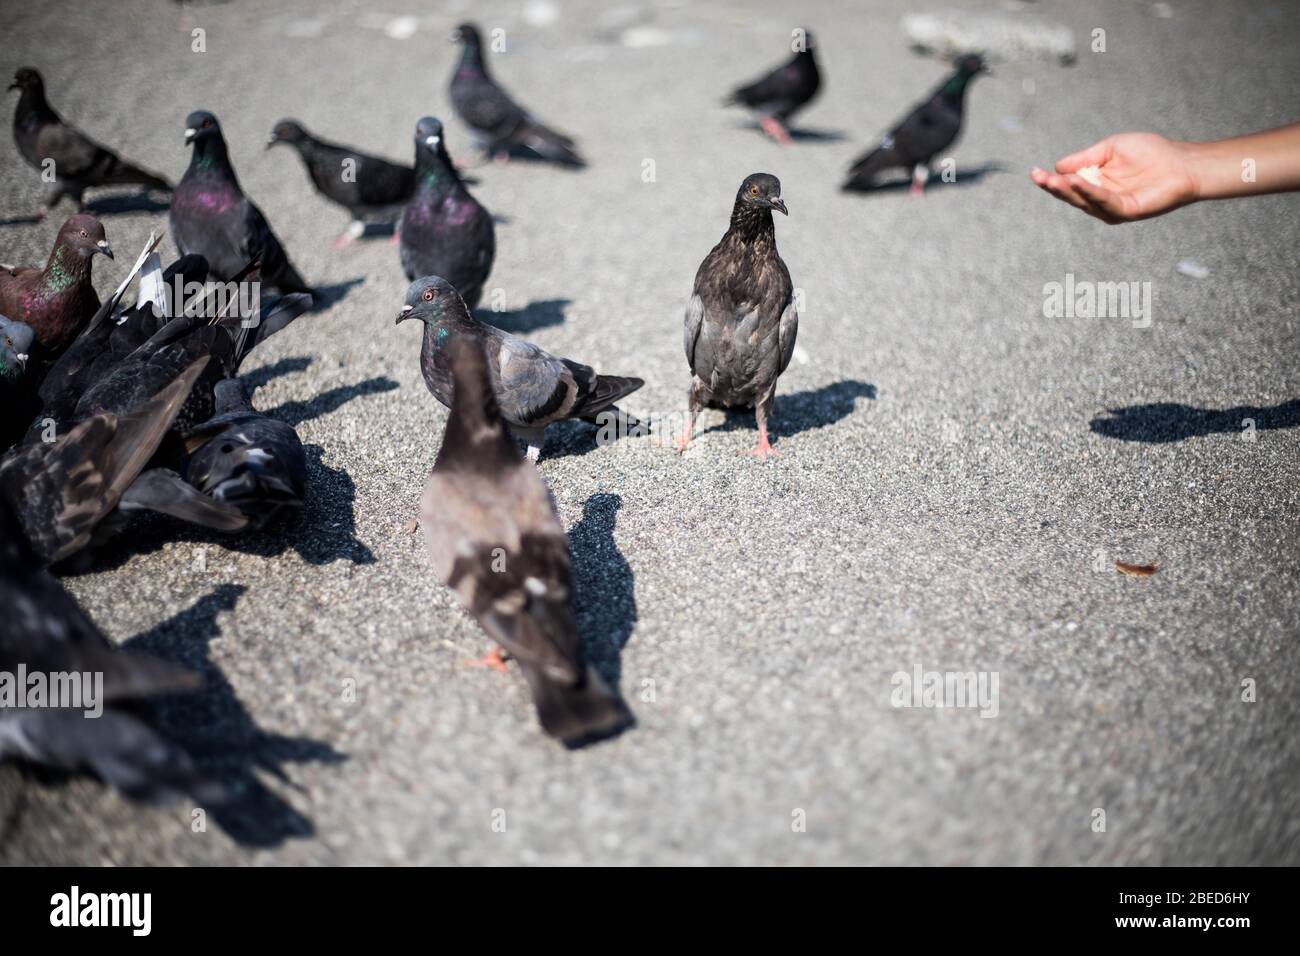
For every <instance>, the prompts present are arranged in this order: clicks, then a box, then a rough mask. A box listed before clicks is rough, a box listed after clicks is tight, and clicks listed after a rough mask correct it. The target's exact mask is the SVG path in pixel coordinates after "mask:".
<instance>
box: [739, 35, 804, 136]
mask: <svg viewBox="0 0 1300 956" xmlns="http://www.w3.org/2000/svg"><path fill="white" fill-rule="evenodd" d="M791 46H792V47H793V49H794V57H793V58H791V60H790V61H789V62H788V63H785V64H783V65H782V66H779V67H777V68H776V69H775V70H773V71H772V72H771V73H768V74H766V75H765V76H763V77H761V78H760V79H758V80H755V81H754V82H753V83H751V84H749V85H748V86H742V87H740V89H738V90H736V91H735V92H734V93H732V94H731V96H730V97H729V98H728V99H727V101H726V104H725V105H728V106H730V105H732V104H738V105H740V106H745V107H748V108H749V109H750V110H751V111H753V113H754V114H755V115H756V116H757V117H758V121H759V126H761V127H762V129H763V132H765V133H766V134H767V135H768V136H770V137H772V139H774V140H776V141H777V142H778V143H780V144H782V145H783V146H788V145H789V144H790V133H789V131H788V130H787V129H786V123H788V122H789V120H790V117H791V116H793V115H794V114H795V113H797V112H798V111H799V110H801V109H803V108H804V107H805V106H807V105H808V103H809V102H811V100H812V98H813V97H814V96H816V95H817V91H818V90H819V89H821V84H822V78H821V72H820V71H819V70H818V69H817V56H816V54H815V53H814V52H813V50H814V47H813V38H812V34H811V33H809V32H808V31H807V30H800V31H798V32H797V33H796V34H795V38H794V40H793V42H792V44H791Z"/></svg>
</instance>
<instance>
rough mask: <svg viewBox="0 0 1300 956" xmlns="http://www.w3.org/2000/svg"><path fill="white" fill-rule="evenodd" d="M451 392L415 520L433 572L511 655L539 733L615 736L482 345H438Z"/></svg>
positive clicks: (562, 546) (559, 547)
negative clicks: (448, 373)
mask: <svg viewBox="0 0 1300 956" xmlns="http://www.w3.org/2000/svg"><path fill="white" fill-rule="evenodd" d="M446 351H447V353H448V356H447V357H448V364H449V365H450V368H451V377H452V381H453V383H454V398H453V399H452V404H451V414H450V416H449V417H448V419H447V428H446V431H445V432H444V433H443V437H442V448H441V449H439V451H438V458H437V461H436V462H435V463H434V466H433V471H432V472H431V473H430V475H429V481H428V483H427V484H426V485H425V488H424V497H423V499H422V501H421V504H420V523H421V525H422V526H423V528H424V535H425V544H426V545H427V547H428V551H429V556H430V558H431V559H432V561H433V564H434V567H435V569H436V570H437V573H438V576H439V577H440V578H442V580H443V581H444V582H446V584H447V586H448V587H450V588H451V589H452V590H454V591H455V592H456V596H457V597H458V598H459V599H460V601H461V603H462V604H463V605H464V606H465V607H466V608H468V609H469V611H470V613H471V614H473V615H474V617H475V619H477V620H478V622H479V624H481V625H482V627H483V630H485V631H487V633H488V636H489V637H491V638H492V640H494V641H495V642H496V643H497V645H498V646H497V648H496V650H494V651H493V653H492V655H490V656H489V658H488V659H487V662H488V663H490V664H491V665H492V666H495V667H497V668H498V669H501V670H504V669H505V668H504V664H503V663H502V660H501V651H502V650H505V651H506V652H507V653H509V655H510V656H511V657H513V658H514V659H515V660H517V661H518V662H519V667H520V669H521V670H522V671H523V674H524V679H525V680H526V681H527V682H528V688H529V690H530V691H531V692H532V696H533V703H534V705H535V706H536V708H537V716H538V719H539V720H540V722H541V725H542V729H543V730H544V731H546V733H548V734H550V735H551V736H552V737H557V738H559V739H560V740H561V741H563V742H564V743H565V744H566V745H568V746H570V747H573V746H579V745H581V744H583V743H587V742H589V741H593V740H597V739H601V738H604V737H608V736H611V735H612V734H616V733H618V732H619V731H620V730H622V729H623V728H625V727H627V726H628V725H629V724H630V723H631V721H632V715H631V714H630V713H629V712H628V709H627V706H626V705H625V704H624V703H623V701H622V700H621V699H620V698H619V697H618V695H617V694H616V693H615V692H614V691H613V690H611V689H610V687H609V685H608V684H606V683H605V681H604V680H603V679H602V678H601V676H600V675H599V674H598V673H597V672H596V671H595V669H593V668H592V667H591V666H590V665H589V664H587V663H586V662H585V660H584V657H583V650H582V642H581V640H580V639H579V637H578V634H577V631H576V628H575V625H574V621H573V612H572V609H571V608H570V604H569V599H570V595H571V593H572V591H573V582H572V579H571V574H570V570H569V539H568V538H567V537H566V536H565V533H564V525H562V524H561V523H560V519H559V516H558V515H557V514H556V511H555V503H554V502H553V501H552V500H551V494H550V491H549V490H548V489H547V487H546V482H545V481H543V480H542V476H541V475H540V474H539V473H538V471H537V469H536V468H534V467H533V466H532V465H531V464H529V463H528V462H526V461H524V459H523V456H522V455H520V453H519V449H518V448H517V447H515V445H514V443H513V442H512V441H511V439H510V436H509V435H508V434H507V433H506V429H505V425H504V422H502V420H501V416H500V414H499V413H498V410H497V403H496V398H495V396H494V394H493V391H494V388H493V384H492V380H491V375H490V373H489V359H488V357H487V355H485V354H484V352H483V346H482V343H481V342H480V341H479V340H477V339H475V338H472V337H469V336H463V337H460V338H457V339H454V340H453V341H452V343H451V344H450V345H449V346H448V347H447V350H446Z"/></svg>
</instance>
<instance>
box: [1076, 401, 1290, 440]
mask: <svg viewBox="0 0 1300 956" xmlns="http://www.w3.org/2000/svg"><path fill="white" fill-rule="evenodd" d="M1107 414H1108V415H1109V416H1110V417H1109V418H1103V417H1101V416H1098V417H1096V418H1094V419H1093V420H1092V421H1091V422H1089V423H1088V427H1089V428H1090V429H1092V431H1094V432H1095V433H1097V434H1098V435H1101V436H1103V437H1105V438H1117V439H1119V440H1121V441H1142V442H1152V443H1157V444H1164V443H1168V442H1176V441H1183V440H1184V439H1187V438H1193V437H1197V436H1201V435H1213V434H1232V433H1244V432H1245V431H1246V429H1248V428H1250V427H1251V425H1250V424H1248V421H1249V422H1253V427H1254V428H1255V430H1257V431H1268V430H1271V429H1274V428H1295V427H1296V426H1297V425H1300V398H1293V399H1291V400H1290V401H1286V402H1281V403H1279V404H1277V405H1274V406H1272V407H1271V408H1260V407H1258V406H1253V405H1238V406H1237V407H1236V408H1224V409H1215V408H1193V407H1192V406H1191V405H1180V404H1178V403H1177V402H1153V403H1151V404H1148V405H1130V406H1129V407H1127V408H1111V409H1107Z"/></svg>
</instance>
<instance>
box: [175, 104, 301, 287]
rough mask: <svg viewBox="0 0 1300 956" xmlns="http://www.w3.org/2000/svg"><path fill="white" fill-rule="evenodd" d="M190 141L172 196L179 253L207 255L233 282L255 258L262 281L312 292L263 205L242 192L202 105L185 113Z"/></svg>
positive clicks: (220, 277)
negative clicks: (190, 150) (187, 160)
mask: <svg viewBox="0 0 1300 956" xmlns="http://www.w3.org/2000/svg"><path fill="white" fill-rule="evenodd" d="M185 142H186V143H189V144H191V146H192V148H193V153H192V155H191V156H190V165H189V168H187V169H186V170H185V175H184V176H183V177H181V181H180V182H179V183H178V184H177V186H176V191H175V193H174V194H173V195H172V208H171V218H170V221H171V231H172V239H173V240H174V241H175V242H176V248H177V249H179V250H180V251H181V255H189V254H191V253H197V254H198V255H201V256H202V257H203V258H204V259H206V260H207V263H208V268H209V270H210V271H211V274H212V278H213V279H215V280H217V281H220V282H229V281H231V279H232V278H233V276H234V275H235V274H236V273H238V272H239V271H240V270H242V269H243V268H244V266H245V265H246V264H247V263H248V262H249V261H250V260H252V259H258V260H260V262H261V266H262V281H263V282H264V283H266V284H267V285H271V286H275V287H276V288H278V289H279V290H280V291H281V292H311V289H309V288H308V287H307V283H305V282H304V281H303V279H302V276H300V275H298V273H297V271H296V270H295V269H294V267H293V265H292V264H291V263H290V262H289V257H288V256H287V255H285V252H284V247H283V246H281V245H280V240H279V239H277V238H276V237H275V233H273V232H272V231H271V227H270V225H269V224H268V223H267V221H266V217H265V216H263V215H262V210H260V209H258V208H257V207H256V206H255V205H253V203H252V201H251V200H249V198H248V197H247V196H245V195H244V191H243V190H242V189H241V188H240V186H239V180H238V178H236V176H235V170H234V169H233V168H232V167H231V165H230V155H229V153H228V152H227V150H226V140H225V137H224V136H222V134H221V126H220V124H218V123H217V118H216V117H215V116H213V115H212V114H211V113H208V112H206V111H204V110H199V111H196V112H194V113H191V114H190V115H189V116H187V117H186V118H185Z"/></svg>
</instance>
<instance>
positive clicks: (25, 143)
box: [9, 66, 172, 215]
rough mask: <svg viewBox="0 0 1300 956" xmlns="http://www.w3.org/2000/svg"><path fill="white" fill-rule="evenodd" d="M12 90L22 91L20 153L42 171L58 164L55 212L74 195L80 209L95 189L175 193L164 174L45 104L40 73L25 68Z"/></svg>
mask: <svg viewBox="0 0 1300 956" xmlns="http://www.w3.org/2000/svg"><path fill="white" fill-rule="evenodd" d="M9 89H11V90H21V91H22V93H21V95H20V96H19V97H18V108H17V109H16V110H15V111H14V142H15V143H16V144H17V146H18V152H19V153H21V154H22V157H23V159H25V160H27V162H28V164H29V165H31V166H33V167H35V168H36V169H39V170H42V171H44V168H45V167H44V163H45V161H46V160H47V159H52V160H53V161H54V168H53V172H54V176H55V179H54V185H53V188H51V190H50V193H49V196H48V197H47V198H46V200H45V205H46V207H47V208H50V209H53V208H54V206H55V205H57V204H58V202H59V200H60V199H62V198H63V197H64V196H71V197H72V198H73V200H74V201H75V202H76V204H77V207H78V208H81V205H82V196H83V194H84V193H85V191H86V190H87V189H89V188H90V187H92V186H116V185H137V186H144V187H145V188H146V189H157V190H159V191H161V192H171V189H172V187H171V183H169V182H167V180H165V179H163V178H162V177H161V176H155V175H154V174H153V173H149V172H145V171H144V170H143V169H140V168H139V167H138V166H132V165H131V164H130V163H128V162H126V161H125V160H124V159H122V157H120V156H118V155H117V154H116V153H114V152H113V151H112V150H111V149H108V148H107V147H105V146H101V145H99V143H96V142H95V141H94V140H93V139H91V138H90V137H89V136H87V135H86V134H85V133H83V132H81V131H80V130H79V129H77V128H76V127H74V126H69V125H68V124H67V123H65V122H63V120H61V119H60V118H59V114H58V113H56V112H54V110H53V109H52V108H51V106H50V104H49V103H48V102H47V101H46V99H45V82H44V81H43V80H42V79H41V75H40V74H39V73H38V72H36V70H34V69H32V68H31V67H29V66H27V67H23V68H22V69H21V70H19V71H18V72H17V73H15V74H14V81H13V83H12V84H10V86H9ZM41 215H44V214H43V213H42V214H41Z"/></svg>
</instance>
